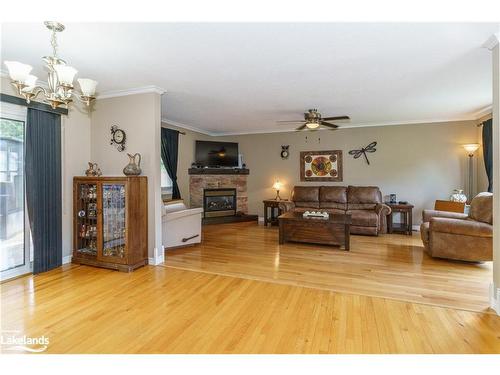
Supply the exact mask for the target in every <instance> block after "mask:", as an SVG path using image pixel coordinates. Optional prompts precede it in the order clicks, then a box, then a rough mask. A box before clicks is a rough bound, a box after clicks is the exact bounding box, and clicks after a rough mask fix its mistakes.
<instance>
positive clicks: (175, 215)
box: [165, 208, 203, 221]
mask: <svg viewBox="0 0 500 375" xmlns="http://www.w3.org/2000/svg"><path fill="white" fill-rule="evenodd" d="M202 213H203V208H188V209H186V210H180V211H173V212H167V213H166V214H165V219H166V220H167V221H171V220H176V219H180V218H182V217H187V216H193V215H200V219H201V214H202Z"/></svg>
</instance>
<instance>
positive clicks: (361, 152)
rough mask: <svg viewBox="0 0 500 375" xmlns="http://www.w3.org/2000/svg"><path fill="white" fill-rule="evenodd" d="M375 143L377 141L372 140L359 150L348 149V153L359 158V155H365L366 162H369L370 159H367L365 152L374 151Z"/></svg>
mask: <svg viewBox="0 0 500 375" xmlns="http://www.w3.org/2000/svg"><path fill="white" fill-rule="evenodd" d="M376 145H377V142H372V143H370V144H369V145H368V146H366V147H362V148H361V149H359V150H351V151H349V155H353V156H354V159H357V158H359V157H360V156H361V155H363V156H364V157H365V160H366V162H367V163H368V164H370V161H369V160H368V156H367V155H366V153H367V152H375V151H377V149H376V148H375V146H376Z"/></svg>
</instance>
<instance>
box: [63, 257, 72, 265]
mask: <svg viewBox="0 0 500 375" xmlns="http://www.w3.org/2000/svg"><path fill="white" fill-rule="evenodd" d="M71 258H72V256H71V255H67V256H65V257H63V258H62V264H68V263H71Z"/></svg>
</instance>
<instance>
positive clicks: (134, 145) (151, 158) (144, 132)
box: [90, 93, 163, 258]
mask: <svg viewBox="0 0 500 375" xmlns="http://www.w3.org/2000/svg"><path fill="white" fill-rule="evenodd" d="M160 117H161V109H160V95H159V94H156V93H147V94H137V95H128V96H122V97H116V98H109V99H100V100H97V101H96V103H95V105H94V111H93V113H92V121H91V152H90V156H91V159H92V161H93V162H96V163H98V164H99V166H100V168H101V171H102V173H103V175H104V176H123V168H124V167H125V166H126V165H127V164H128V162H129V158H128V156H127V153H131V154H135V153H136V152H138V153H140V154H141V156H142V163H141V168H142V175H144V176H147V177H148V247H149V257H150V258H152V257H155V258H158V257H162V256H163V251H162V247H161V243H162V241H161V204H162V203H161V188H160V185H161V181H160V179H161V174H160V173H161V172H160V129H161V123H160ZM112 125H116V126H118V127H119V128H121V129H123V130H124V131H125V133H126V150H125V151H123V152H119V151H118V150H117V149H116V147H115V146H113V145H110V139H111V133H110V128H111V126H112Z"/></svg>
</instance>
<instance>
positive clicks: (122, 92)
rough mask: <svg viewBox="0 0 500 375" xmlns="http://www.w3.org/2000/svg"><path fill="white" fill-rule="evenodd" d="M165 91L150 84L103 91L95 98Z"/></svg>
mask: <svg viewBox="0 0 500 375" xmlns="http://www.w3.org/2000/svg"><path fill="white" fill-rule="evenodd" d="M165 92H166V90H164V89H162V88H161V87H158V86H154V85H150V86H142V87H135V88H131V89H125V90H111V91H105V92H103V93H102V94H98V95H97V100H99V99H108V98H117V97H119V96H127V95H137V94H148V93H155V94H159V95H162V94H164V93H165Z"/></svg>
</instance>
